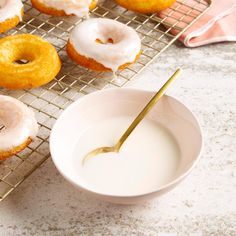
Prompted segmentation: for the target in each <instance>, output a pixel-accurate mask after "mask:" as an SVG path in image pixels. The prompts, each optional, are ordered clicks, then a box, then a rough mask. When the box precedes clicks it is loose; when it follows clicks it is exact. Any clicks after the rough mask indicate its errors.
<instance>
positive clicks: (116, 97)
mask: <svg viewBox="0 0 236 236" xmlns="http://www.w3.org/2000/svg"><path fill="white" fill-rule="evenodd" d="M153 95H154V93H153V92H150V91H142V90H135V89H124V88H122V89H107V90H103V91H99V92H96V93H92V94H89V95H87V96H84V97H83V98H81V99H79V100H78V101H76V102H75V103H73V104H72V105H70V106H69V107H68V108H67V109H66V110H65V111H64V113H63V114H62V115H61V116H60V117H59V119H58V120H57V122H56V124H55V126H54V127H53V130H52V133H51V137H50V150H51V155H52V159H53V161H54V163H55V165H56V167H57V169H58V170H59V172H60V173H61V174H62V175H63V176H64V177H65V178H66V179H67V180H68V181H70V182H71V183H73V184H74V185H75V186H77V187H79V188H80V189H83V190H85V191H87V192H89V193H91V194H92V195H94V196H96V197H99V198H101V199H103V200H106V201H110V202H114V203H121V204H134V203H138V202H141V201H145V200H148V199H150V198H153V197H156V196H160V195H161V194H163V193H165V192H168V191H169V190H171V189H172V188H173V187H175V186H176V185H177V184H178V183H179V182H180V181H181V180H182V179H183V178H184V177H185V176H186V175H187V174H188V173H189V172H190V170H191V169H192V168H193V167H194V165H195V164H196V162H197V160H198V159H199V156H200V151H201V148H202V135H201V129H200V126H199V124H198V122H197V120H196V118H195V117H194V115H193V114H192V113H191V112H190V111H189V110H188V109H187V108H186V107H185V106H184V105H183V104H182V103H180V102H178V101H177V100H176V99H174V98H172V97H169V96H164V97H163V98H162V99H161V100H160V101H159V103H158V104H157V105H156V107H155V108H154V109H153V110H152V111H151V112H150V113H149V115H148V117H149V118H150V119H152V120H155V121H157V122H158V123H159V124H161V125H163V126H164V127H165V128H167V129H168V130H169V131H170V132H171V134H172V135H173V136H174V138H175V140H176V142H177V143H178V146H179V149H180V152H181V156H180V163H179V166H178V170H177V172H176V174H175V176H174V179H172V180H171V181H170V182H169V183H167V184H166V185H164V186H161V187H159V188H157V189H156V190H155V191H152V192H149V193H144V194H138V195H129V196H127V195H111V194H109V193H107V194H106V193H104V192H103V193H99V192H95V191H93V190H92V189H91V188H89V187H88V186H87V185H86V183H85V182H84V181H83V180H82V179H78V178H77V179H76V180H75V178H74V176H73V172H72V171H71V169H70V166H71V163H70V161H71V159H70V158H68V157H69V156H70V153H71V152H72V151H73V150H74V148H75V145H76V142H77V141H78V137H79V136H80V134H81V132H83V131H84V130H85V129H86V128H88V127H89V126H91V124H94V123H96V122H98V121H99V120H103V119H106V118H107V117H112V116H119V115H126V116H134V115H136V114H138V113H139V112H140V111H141V109H142V108H143V107H144V105H146V103H147V102H148V101H149V100H150V98H151V97H152V96H153ZM156 177H157V178H158V173H157V176H156Z"/></svg>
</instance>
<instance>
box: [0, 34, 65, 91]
mask: <svg viewBox="0 0 236 236" xmlns="http://www.w3.org/2000/svg"><path fill="white" fill-rule="evenodd" d="M19 60H26V61H28V63H26V64H18V63H17V62H18V61H19ZM60 68H61V62H60V59H59V56H58V54H57V52H56V49H55V48H54V47H53V46H52V45H51V44H50V43H48V42H47V41H45V40H44V39H42V38H41V37H39V36H35V35H30V34H21V35H13V36H7V37H5V38H2V39H0V86H1V87H5V88H8V89H30V88H35V87H39V86H41V85H43V84H46V83H48V82H50V81H51V80H53V79H54V78H55V76H56V75H57V73H58V72H59V70H60Z"/></svg>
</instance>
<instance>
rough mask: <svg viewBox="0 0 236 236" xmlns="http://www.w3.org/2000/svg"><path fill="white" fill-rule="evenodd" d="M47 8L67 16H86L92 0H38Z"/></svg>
mask: <svg viewBox="0 0 236 236" xmlns="http://www.w3.org/2000/svg"><path fill="white" fill-rule="evenodd" d="M39 2H41V3H43V4H44V5H46V6H48V7H52V8H54V9H56V10H63V11H64V12H65V13H66V14H67V15H71V14H74V15H76V16H78V17H83V16H86V15H87V14H88V12H89V6H90V4H91V2H92V0H39Z"/></svg>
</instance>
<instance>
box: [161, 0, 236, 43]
mask: <svg viewBox="0 0 236 236" xmlns="http://www.w3.org/2000/svg"><path fill="white" fill-rule="evenodd" d="M183 3H184V4H181V3H178V2H176V3H175V5H174V6H173V7H171V8H170V9H167V10H165V11H162V12H161V13H160V17H161V18H163V19H164V22H167V23H170V24H176V26H177V27H184V26H185V25H184V24H186V23H187V22H189V21H192V20H193V17H194V16H196V15H197V14H199V11H197V10H193V11H191V13H189V14H186V13H187V12H188V11H190V10H191V9H190V8H189V7H188V5H191V6H194V7H195V8H196V9H199V7H201V6H200V4H196V3H197V0H187V1H186V0H185V1H183ZM203 8H204V7H203V5H202V9H203ZM173 9H177V11H176V10H173ZM202 9H199V10H202ZM184 14H185V15H189V16H185V15H184ZM166 17H167V18H166ZM181 17H182V20H181V21H180V22H179V19H180V18H181ZM165 18H166V19H165ZM184 22H186V23H184ZM178 32H179V31H178V30H171V33H172V34H177V33H178ZM179 40H180V41H182V42H183V43H184V45H185V46H186V47H198V46H202V45H206V44H210V43H216V42H223V41H236V0H212V4H211V7H210V9H209V10H208V11H207V12H206V13H205V14H204V15H203V16H201V17H200V18H199V19H198V20H197V21H196V22H195V23H194V24H193V25H192V26H191V27H190V28H189V29H188V30H187V31H186V32H185V33H183V34H182V35H181V36H180V38H179Z"/></svg>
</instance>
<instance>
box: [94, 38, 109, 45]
mask: <svg viewBox="0 0 236 236" xmlns="http://www.w3.org/2000/svg"><path fill="white" fill-rule="evenodd" d="M95 42H96V43H100V44H113V43H114V40H113V39H112V38H108V39H107V40H106V41H103V40H101V39H96V40H95Z"/></svg>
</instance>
